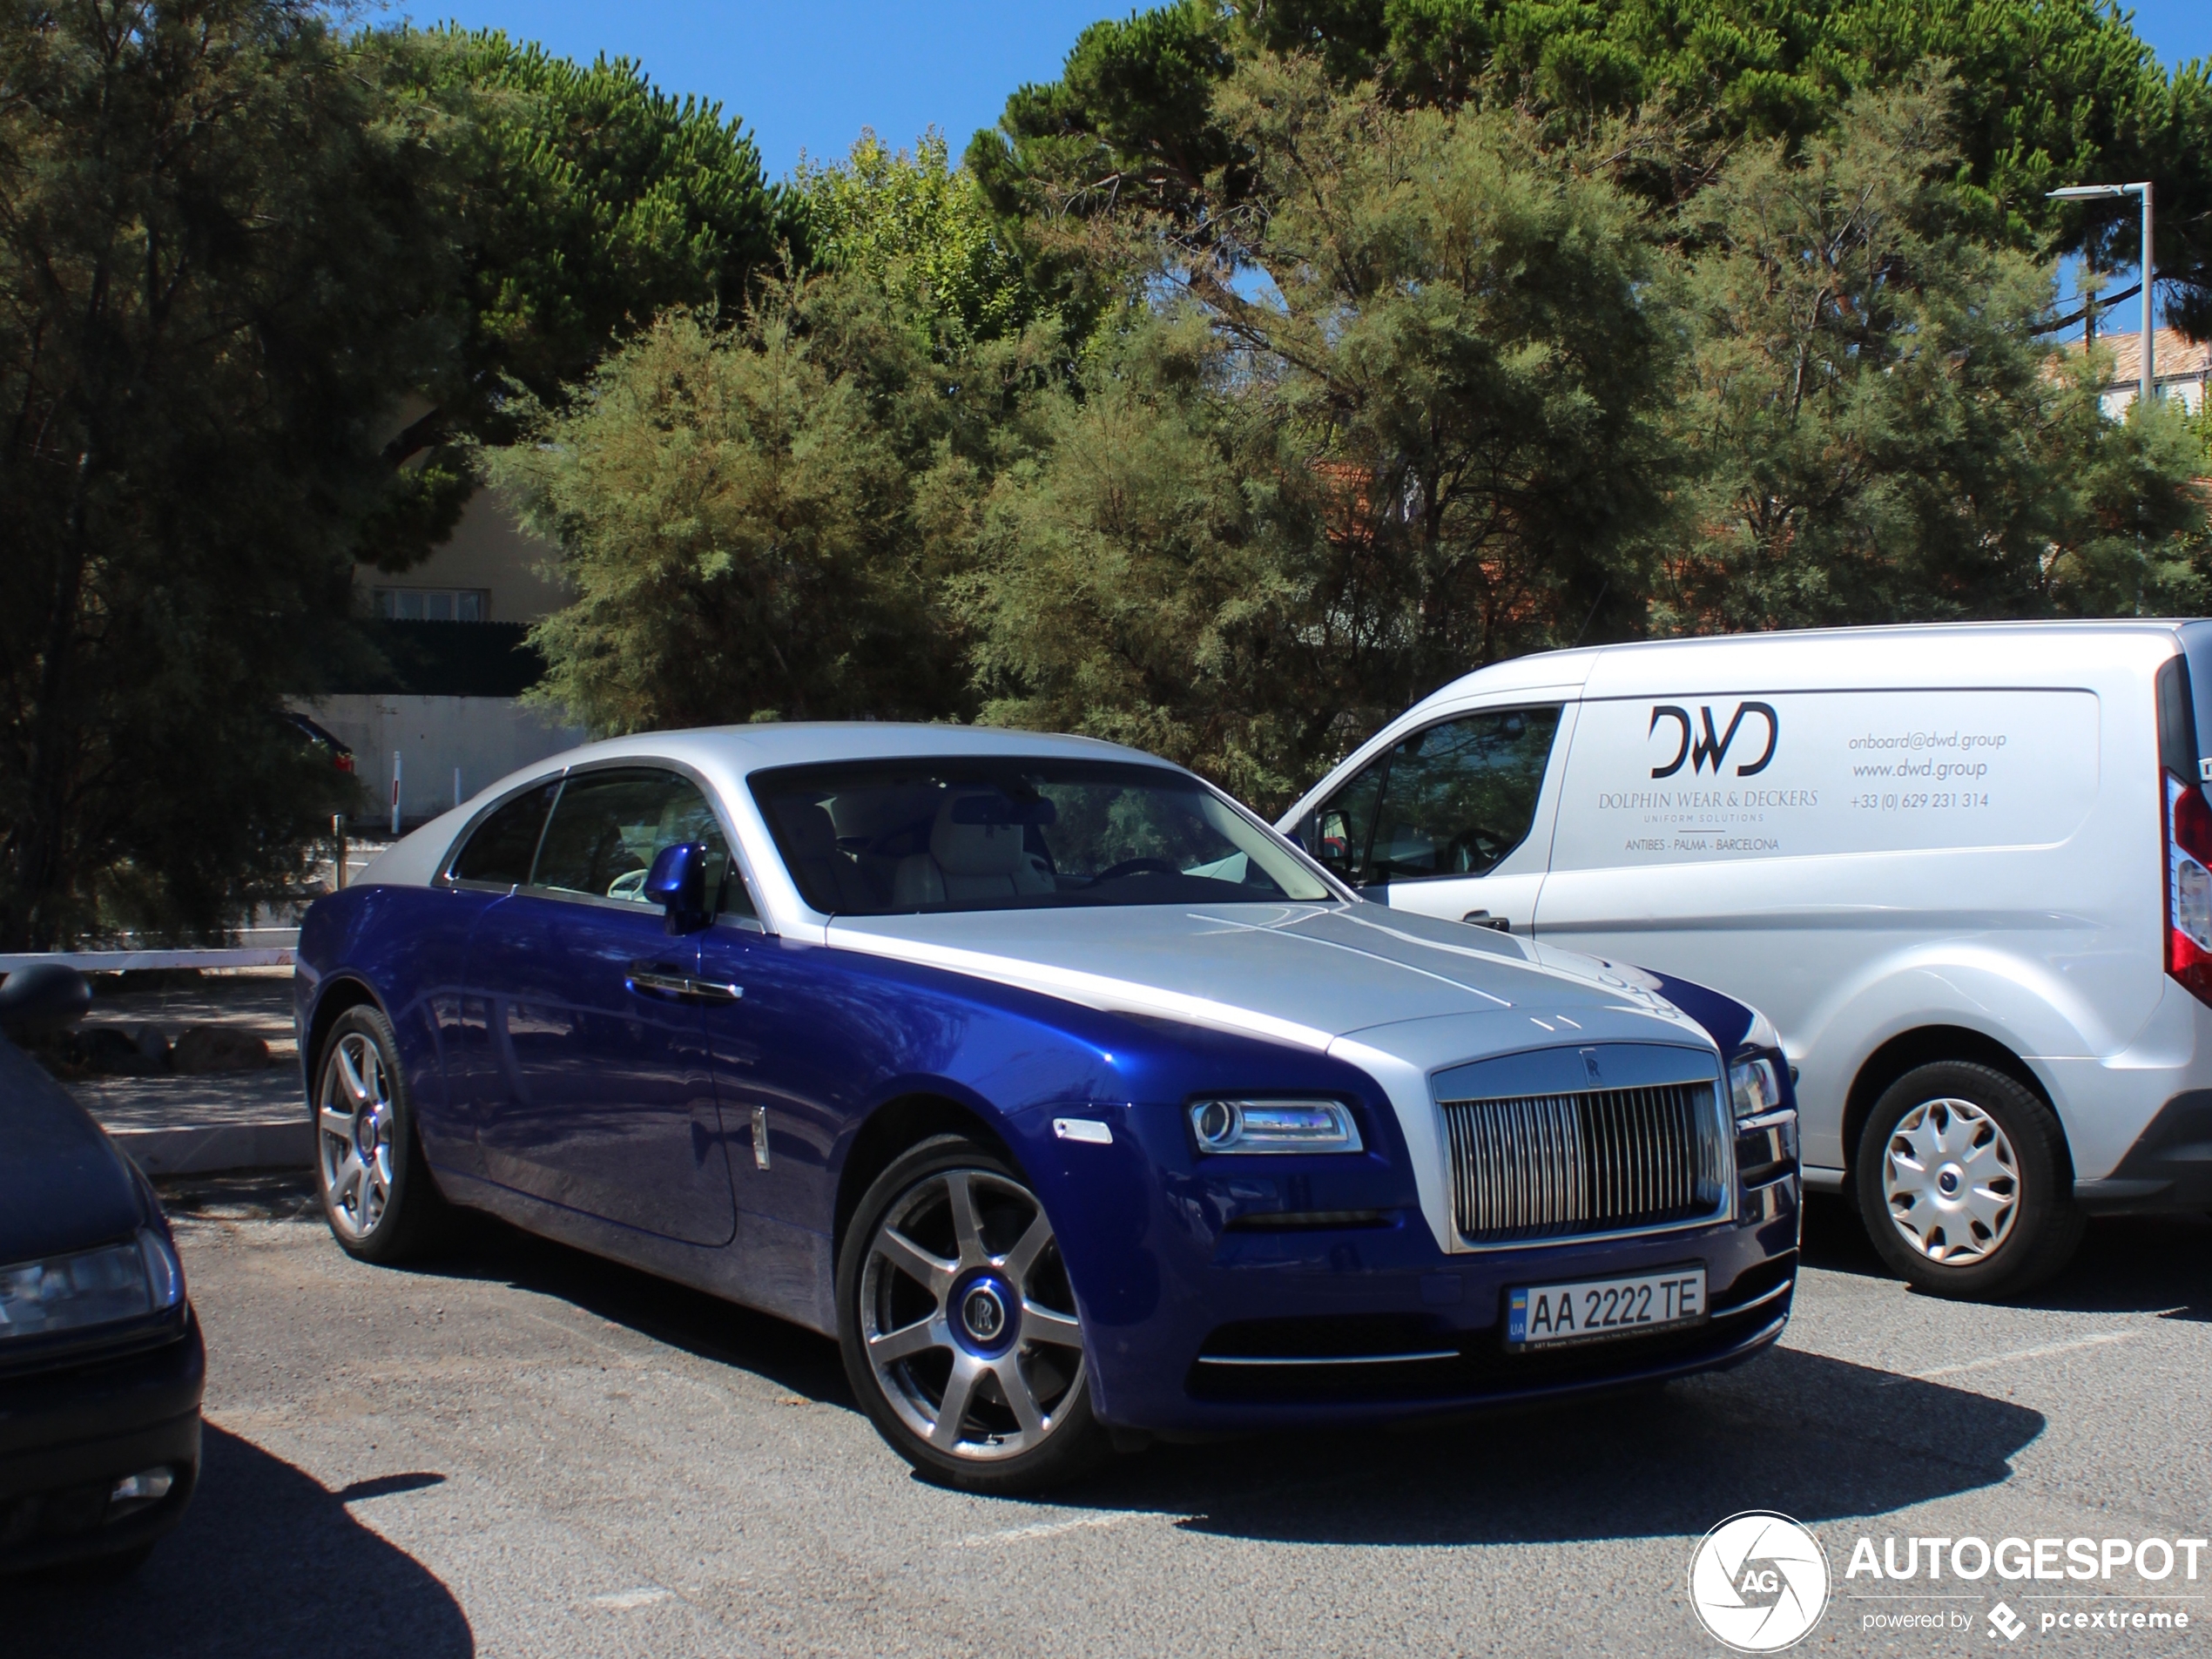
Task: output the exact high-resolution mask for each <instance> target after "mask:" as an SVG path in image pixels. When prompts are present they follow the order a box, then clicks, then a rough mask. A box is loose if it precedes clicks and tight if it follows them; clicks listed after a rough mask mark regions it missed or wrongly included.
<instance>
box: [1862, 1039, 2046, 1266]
mask: <svg viewBox="0 0 2212 1659" xmlns="http://www.w3.org/2000/svg"><path fill="white" fill-rule="evenodd" d="M1856 1176H1857V1181H1858V1208H1859V1213H1860V1215H1861V1216H1862V1217H1864V1218H1865V1222H1866V1231H1867V1234H1868V1236H1869V1237H1870V1238H1872V1239H1873V1241H1874V1247H1875V1248H1876V1249H1877V1250H1878V1251H1881V1252H1882V1255H1883V1257H1884V1258H1885V1259H1886V1260H1887V1261H1888V1263H1889V1264H1890V1265H1891V1266H1892V1267H1893V1268H1895V1269H1896V1270H1897V1271H1898V1273H1900V1274H1901V1275H1903V1276H1904V1278H1905V1279H1906V1281H1907V1282H1909V1283H1910V1284H1911V1285H1913V1286H1914V1288H1916V1289H1918V1290H1923V1291H1931V1292H1932V1293H1933V1294H1935V1295H1937V1296H1950V1297H1959V1298H1966V1299H1970V1300H1971V1299H1980V1298H1992V1297H2000V1296H2016V1295H2018V1294H2020V1292H2021V1291H2027V1290H2028V1289H2031V1288H2032V1287H2033V1286H2035V1285H2040V1284H2041V1283H2042V1282H2043V1281H2044V1280H2045V1279H2047V1278H2050V1277H2051V1276H2052V1275H2053V1274H2054V1273H2056V1272H2057V1271H2059V1270H2060V1269H2061V1268H2062V1267H2064V1266H2065V1265H2066V1264H2067V1262H2068V1261H2069V1260H2071V1259H2072V1258H2073V1256H2074V1246H2075V1245H2077V1244H2080V1242H2081V1212H2080V1211H2079V1210H2078V1209H2076V1208H2075V1207H2074V1195H2073V1191H2072V1183H2071V1181H2070V1180H2069V1179H2068V1177H2067V1156H2066V1133H2065V1131H2064V1130H2062V1129H2060V1126H2059V1121H2058V1119H2057V1118H2055V1117H2054V1116H2052V1114H2051V1109H2050V1108H2049V1107H2047V1106H2046V1105H2045V1104H2044V1103H2042V1102H2041V1101H2040V1100H2039V1099H2038V1098H2037V1097H2036V1096H2034V1094H2033V1093H2032V1092H2031V1091H2030V1090H2028V1089H2025V1088H2023V1087H2022V1086H2021V1085H2020V1082H2017V1081H2016V1080H2015V1079H2013V1078H2011V1077H2008V1076H2006V1075H2005V1074H2004V1073H2003V1072H2001V1071H1998V1070H1996V1069H1993V1068H1992V1067H1989V1066H1982V1065H1976V1064H1973V1062H1968V1061H1963V1060H1941V1061H1938V1062H1935V1063H1933V1064H1932V1065H1925V1066H1918V1067H1915V1068H1914V1069H1912V1070H1911V1071H1908V1072H1906V1073H1905V1076H1902V1077H1900V1078H1898V1080H1897V1081H1896V1082H1893V1083H1892V1084H1891V1085H1890V1086H1889V1088H1888V1089H1885V1090H1884V1091H1883V1094H1882V1097H1881V1098H1880V1099H1879V1100H1878V1101H1876V1102H1875V1103H1874V1110H1873V1112H1872V1114H1871V1116H1869V1117H1868V1118H1867V1120H1866V1127H1865V1130H1864V1131H1862V1132H1861V1134H1860V1135H1859V1137H1858V1167H1857V1171H1856Z"/></svg>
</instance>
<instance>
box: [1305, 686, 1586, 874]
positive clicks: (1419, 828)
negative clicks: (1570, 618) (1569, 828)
mask: <svg viewBox="0 0 2212 1659" xmlns="http://www.w3.org/2000/svg"><path fill="white" fill-rule="evenodd" d="M1559 717H1560V710H1559V707H1558V705H1551V706H1549V707H1546V708H1530V709H1497V710H1486V711H1484V712H1482V713H1480V714H1467V715H1461V716H1460V718H1458V719H1456V720H1447V721H1444V722H1442V723H1441V724H1440V725H1433V726H1429V727H1427V728H1426V729H1425V730H1423V731H1420V732H1414V733H1413V735H1412V736H1410V737H1408V738H1403V739H1402V740H1400V741H1399V743H1397V744H1395V745H1393V747H1392V748H1391V750H1390V752H1389V753H1388V754H1386V755H1385V756H1384V757H1383V758H1382V759H1379V760H1378V761H1376V762H1375V763H1374V765H1371V766H1370V767H1368V768H1367V770H1366V772H1362V773H1360V774H1359V777H1358V778H1356V779H1353V780H1352V783H1351V784H1349V785H1347V786H1345V788H1344V789H1343V790H1342V791H1340V792H1339V793H1338V794H1337V795H1335V796H1334V797H1332V799H1331V800H1330V801H1329V803H1328V804H1327V805H1326V806H1323V807H1322V808H1321V809H1320V810H1319V812H1318V813H1316V814H1315V815H1314V816H1315V820H1316V821H1315V833H1316V835H1317V837H1318V840H1319V841H1320V844H1321V846H1322V847H1323V848H1330V847H1331V846H1332V840H1341V842H1342V845H1343V846H1344V848H1345V851H1344V853H1343V860H1344V861H1343V862H1342V863H1341V864H1338V863H1336V862H1335V860H1333V859H1332V858H1330V856H1329V853H1327V852H1324V853H1322V856H1323V857H1324V858H1325V860H1328V861H1329V862H1330V863H1331V864H1332V867H1334V868H1336V869H1337V870H1338V872H1339V873H1340V874H1343V875H1344V876H1345V878H1346V879H1347V880H1353V881H1360V882H1366V883H1370V884H1372V883H1378V882H1384V881H1415V880H1424V879H1426V878H1428V877H1431V876H1449V875H1487V874H1488V873H1490V872H1491V871H1493V870H1494V869H1496V868H1497V867H1498V866H1499V865H1500V864H1501V863H1503V862H1504V861H1505V860H1506V857H1507V854H1508V853H1511V852H1512V851H1513V850H1514V848H1515V847H1517V846H1520V845H1521V842H1522V841H1523V840H1527V835H1528V829H1529V826H1530V825H1531V824H1532V823H1533V822H1534V820H1535V816H1536V797H1537V794H1538V792H1540V791H1541V789H1542V788H1543V785H1544V768H1545V766H1546V765H1548V763H1549V761H1550V759H1551V752H1552V739H1553V738H1555V737H1556V736H1557V735H1558V733H1559Z"/></svg>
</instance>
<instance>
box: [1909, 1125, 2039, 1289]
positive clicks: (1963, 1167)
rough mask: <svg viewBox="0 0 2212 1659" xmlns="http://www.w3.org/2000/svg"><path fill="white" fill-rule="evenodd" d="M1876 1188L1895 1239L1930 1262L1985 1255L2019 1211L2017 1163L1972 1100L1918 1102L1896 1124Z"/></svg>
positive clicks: (1959, 1260) (2007, 1230)
mask: <svg viewBox="0 0 2212 1659" xmlns="http://www.w3.org/2000/svg"><path fill="white" fill-rule="evenodd" d="M1882 1190H1883V1194H1884V1196H1885V1198H1886V1199H1887V1200H1888V1203H1889V1211H1890V1219H1891V1220H1892V1222H1894V1223H1895V1224H1896V1225H1897V1230H1898V1234H1899V1235H1900V1236H1901V1237H1902V1238H1904V1239H1905V1242H1906V1243H1907V1244H1910V1245H1911V1246H1912V1248H1913V1249H1914V1250H1916V1251H1919V1253H1920V1254H1921V1255H1923V1256H1925V1257H1926V1258H1928V1259H1929V1260H1931V1261H1934V1262H1941V1263H1943V1264H1946V1265H1947V1266H1964V1265H1966V1264H1968V1263H1972V1262H1978V1261H1980V1260H1982V1259H1983V1258H1986V1257H1987V1256H1988V1255H1989V1254H1990V1253H1991V1252H1992V1251H1994V1250H1996V1249H1997V1248H1998V1247H1999V1246H2000V1244H2003V1243H2004V1242H2005V1240H2006V1238H2007V1237H2008V1236H2009V1235H2010V1234H2011V1232H2012V1230H2013V1219H2014V1218H2015V1217H2017V1216H2018V1214H2019V1213H2020V1160H2019V1158H2018V1157H2016V1156H2015V1154H2014V1153H2013V1143H2012V1142H2011V1140H2010V1139H2008V1138H2007V1137H2006V1134H2005V1131H2004V1130H2003V1129H2002V1128H2001V1127H2000V1125H1999V1123H1998V1122H1997V1120H1996V1119H1995V1118H1994V1117H1993V1116H1990V1114H1989V1113H1987V1112H1986V1111H1984V1110H1983V1109H1981V1108H1980V1107H1979V1106H1977V1105H1975V1104H1974V1103H1973V1102H1972V1101H1966V1100H1959V1099H1957V1098H1955V1097H1952V1096H1945V1097H1943V1098H1941V1099H1938V1100H1931V1101H1924V1102H1922V1103H1920V1104H1919V1105H1918V1106H1915V1107H1914V1108H1912V1110H1911V1111H1909V1112H1907V1113H1905V1116H1903V1117H1901V1118H1899V1119H1898V1123H1897V1127H1896V1128H1895V1129H1893V1130H1891V1131H1890V1137H1889V1143H1888V1145H1887V1147H1886V1148H1885V1151H1884V1154H1883V1159H1882Z"/></svg>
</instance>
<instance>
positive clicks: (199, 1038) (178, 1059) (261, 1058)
mask: <svg viewBox="0 0 2212 1659" xmlns="http://www.w3.org/2000/svg"><path fill="white" fill-rule="evenodd" d="M268 1063H269V1045H268V1044H267V1043H266V1042H264V1041H263V1040H262V1039H261V1038H260V1037H257V1036H255V1035H253V1033H252V1032H250V1031H239V1030H234V1029H233V1028H231V1027H229V1026H226V1025H196V1026H194V1027H192V1029H191V1030H189V1031H187V1032H185V1035H182V1036H181V1037H179V1038H178V1039H177V1046H176V1047H175V1048H173V1049H171V1050H170V1051H169V1068H170V1069H171V1070H172V1071H180V1072H184V1073H185V1074H186V1075H188V1076H198V1075H199V1074H200V1073H203V1072H210V1071H260V1069H263V1068H264V1067H266V1065H267V1064H268Z"/></svg>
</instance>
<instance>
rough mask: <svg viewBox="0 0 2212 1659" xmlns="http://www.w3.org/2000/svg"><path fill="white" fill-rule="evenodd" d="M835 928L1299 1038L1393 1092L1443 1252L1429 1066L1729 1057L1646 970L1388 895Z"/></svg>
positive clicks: (1081, 992)
mask: <svg viewBox="0 0 2212 1659" xmlns="http://www.w3.org/2000/svg"><path fill="white" fill-rule="evenodd" d="M827 942H828V943H829V944H830V945H832V946H833V947H836V948H841V949H846V950H859V951H867V952H869V953H871V954H877V955H882V956H891V957H896V958H898V959H899V960H900V961H911V962H916V963H921V964H924V965H927V966H929V967H933V968H945V969H948V970H949V971H952V972H954V973H960V974H973V975H974V976H975V977H977V978H979V979H985V980H989V981H993V982H995V983H997V984H1001V985H1013V986H1019V987H1021V988H1023V989H1025V990H1031V991H1036V992H1041V993H1042V994H1043V995H1048V996H1055V997H1059V998H1062V1000H1064V1001H1071V1002H1078V1003H1082V1004H1083V1005H1084V1006H1086V1007H1090V1008H1103V1009H1106V1010H1109V1011H1111V1012H1115V1013H1123V1014H1143V1015H1154V1016H1157V1017H1160V1018H1165V1019H1171V1020H1180V1021H1184V1022H1188V1023H1190V1024H1194V1025H1204V1026H1209V1027H1212V1028H1216V1029H1219V1030H1228V1031H1236V1032H1239V1033H1242V1034H1244V1035H1249V1036H1258V1037H1265V1038H1270V1039H1272V1040H1274V1041H1276V1042H1289V1043H1294V1044H1297V1045H1298V1046H1300V1047H1303V1048H1308V1049H1314V1050H1316V1051H1318V1052H1320V1053H1324V1054H1327V1055H1332V1056H1333V1057H1335V1058H1337V1059H1339V1060H1343V1061H1345V1062H1347V1063H1349V1064H1351V1065H1354V1066H1357V1067H1359V1069H1361V1070H1362V1071H1365V1072H1366V1074H1367V1075H1368V1076H1371V1077H1372V1078H1373V1079H1374V1080H1375V1081H1376V1082H1377V1083H1378V1084H1379V1085H1380V1087H1381V1088H1382V1089H1383V1091H1384V1092H1385V1093H1386V1095H1387V1096H1389V1098H1390V1103H1391V1105H1392V1108H1393V1110H1394V1111H1395V1112H1396V1114H1397V1116H1398V1122H1399V1130H1401V1132H1402V1133H1403V1134H1404V1136H1405V1137H1406V1150H1407V1152H1408V1154H1409V1155H1410V1156H1411V1157H1412V1160H1413V1182H1414V1187H1415V1190H1417V1192H1418V1193H1419V1194H1420V1204H1421V1212H1422V1215H1423V1216H1424V1217H1425V1218H1426V1220H1427V1222H1428V1224H1429V1226H1430V1228H1431V1230H1432V1231H1433V1232H1434V1233H1435V1236H1436V1239H1437V1242H1438V1244H1440V1245H1441V1246H1442V1247H1443V1248H1444V1249H1445V1250H1447V1251H1458V1250H1460V1249H1461V1248H1463V1245H1462V1244H1461V1243H1460V1239H1459V1238H1458V1235H1457V1233H1456V1232H1455V1231H1454V1230H1453V1225H1452V1218H1451V1197H1450V1193H1449V1183H1448V1181H1447V1176H1446V1172H1445V1135H1444V1125H1443V1121H1442V1118H1441V1116H1440V1112H1439V1110H1438V1108H1437V1105H1436V1102H1435V1098H1434V1096H1433V1094H1432V1092H1431V1088H1430V1083H1429V1079H1430V1077H1431V1076H1433V1075H1434V1074H1435V1073H1436V1072H1438V1071H1440V1070H1443V1069H1446V1068H1447V1067H1450V1066H1454V1065H1459V1064H1462V1063H1464V1062H1467V1061H1469V1060H1477V1059H1485V1058H1487V1057H1489V1056H1491V1055H1504V1054H1518V1053H1521V1052H1524V1051H1526V1050H1528V1049H1546V1048H1563V1047H1568V1046H1575V1047H1580V1046H1581V1045H1584V1044H1588V1043H1596V1042H1663V1043H1671V1044H1674V1045H1677V1046H1681V1047H1685V1048H1695V1049H1700V1050H1702V1051H1703V1052H1704V1053H1705V1054H1707V1055H1711V1056H1712V1063H1713V1067H1714V1071H1715V1076H1716V1080H1717V1076H1718V1071H1719V1063H1720V1062H1719V1057H1718V1055H1717V1052H1716V1050H1715V1049H1714V1048H1713V1045H1712V1040H1711V1039H1710V1037H1709V1036H1708V1035H1706V1034H1705V1031H1704V1030H1703V1028H1702V1027H1700V1026H1698V1025H1696V1024H1695V1023H1694V1022H1691V1021H1690V1020H1689V1019H1688V1018H1686V1017H1685V1016H1684V1015H1683V1014H1681V1013H1680V1012H1679V1011H1678V1010H1677V1009H1676V1008H1675V1007H1674V1006H1673V1004H1671V1003H1669V1002H1668V1001H1664V1000H1663V999H1662V998H1661V997H1659V996H1658V995H1656V994H1655V993H1653V992H1652V991H1650V990H1649V989H1647V988H1644V987H1642V986H1641V985H1638V984H1636V983H1635V982H1634V980H1635V977H1640V976H1637V975H1635V970H1633V969H1628V970H1620V969H1615V968H1613V967H1612V966H1611V965H1609V964H1607V963H1602V962H1600V961H1596V960H1595V959H1594V958H1591V957H1588V956H1579V955H1576V954H1573V953H1571V952H1566V951H1555V950H1552V949H1549V948H1546V947H1544V946H1541V945H1538V944H1535V943H1534V942H1532V941H1524V940H1520V939H1514V938H1511V937H1508V936H1507V935H1504V934H1490V933H1487V932H1486V931H1484V930H1482V929H1479V928H1474V927H1467V926H1465V925H1463V924H1460V923H1456V922H1448V921H1435V920H1433V919H1432V918H1429V917H1425V916H1412V915H1407V914H1406V913H1404V912H1403V911H1395V910H1391V909H1389V908H1387V907H1384V906H1382V905H1378V904H1369V903H1364V902H1362V903H1358V904H1352V905H1339V906H1320V905H1285V904H1276V905H1207V906H1201V907H1182V906H1169V905H1143V906H1138V905H1130V906H1116V907H1110V908H1109V907H1099V908H1097V909H1090V908H1073V907H1071V908H1068V909H1051V910H987V911H960V912H952V913H947V914H932V915H911V916H871V917H867V918H853V919H851V920H840V921H833V922H832V923H831V924H830V926H829V929H828V933H827Z"/></svg>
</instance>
